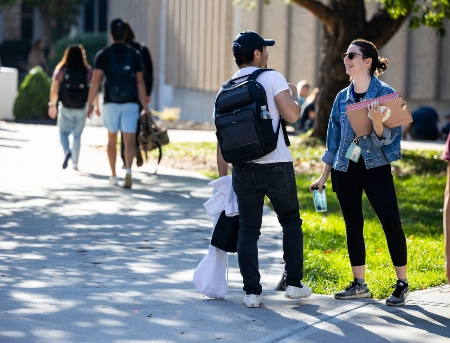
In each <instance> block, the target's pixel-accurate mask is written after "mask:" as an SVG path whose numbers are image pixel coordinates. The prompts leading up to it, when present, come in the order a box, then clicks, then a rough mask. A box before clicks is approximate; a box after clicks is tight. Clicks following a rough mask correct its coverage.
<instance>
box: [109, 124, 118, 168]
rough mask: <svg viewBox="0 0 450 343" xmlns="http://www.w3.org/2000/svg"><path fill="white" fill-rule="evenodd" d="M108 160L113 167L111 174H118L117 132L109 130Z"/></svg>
mask: <svg viewBox="0 0 450 343" xmlns="http://www.w3.org/2000/svg"><path fill="white" fill-rule="evenodd" d="M107 152H108V160H109V166H110V168H111V176H116V157H117V132H115V133H112V132H109V131H108V147H107Z"/></svg>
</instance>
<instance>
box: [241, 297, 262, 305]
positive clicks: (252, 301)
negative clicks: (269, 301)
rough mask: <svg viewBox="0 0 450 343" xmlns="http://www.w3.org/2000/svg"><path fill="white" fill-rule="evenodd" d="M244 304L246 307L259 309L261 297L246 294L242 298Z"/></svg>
mask: <svg viewBox="0 0 450 343" xmlns="http://www.w3.org/2000/svg"><path fill="white" fill-rule="evenodd" d="M244 304H245V306H247V307H259V305H260V304H261V295H257V294H247V295H246V296H245V297H244Z"/></svg>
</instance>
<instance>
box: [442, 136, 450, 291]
mask: <svg viewBox="0 0 450 343" xmlns="http://www.w3.org/2000/svg"><path fill="white" fill-rule="evenodd" d="M441 159H442V160H444V161H447V182H446V185H445V193H444V213H443V217H444V218H443V221H444V251H445V272H446V275H447V281H448V283H449V284H450V135H448V136H447V143H446V148H445V151H444V153H443V154H442V156H441Z"/></svg>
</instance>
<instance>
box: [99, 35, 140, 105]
mask: <svg viewBox="0 0 450 343" xmlns="http://www.w3.org/2000/svg"><path fill="white" fill-rule="evenodd" d="M127 49H130V50H132V51H133V59H134V72H135V73H138V72H142V71H143V70H144V68H143V66H142V58H141V54H140V53H139V52H138V51H136V49H134V48H132V47H131V46H129V45H128V44H125V43H113V44H111V45H110V46H108V47H106V48H104V49H102V50H100V51H99V52H98V53H97V55H96V56H95V63H94V66H95V67H94V68H95V69H100V70H103V73H104V75H105V77H106V82H105V87H104V90H105V95H104V102H105V103H108V102H113V101H112V100H111V97H110V96H109V92H108V78H107V75H108V53H109V52H110V51H112V52H115V53H123V52H126V51H127ZM132 102H135V103H137V104H139V103H140V101H139V97H138V95H137V94H136V97H135V99H134V100H133V101H132Z"/></svg>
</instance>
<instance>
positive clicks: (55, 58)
mask: <svg viewBox="0 0 450 343" xmlns="http://www.w3.org/2000/svg"><path fill="white" fill-rule="evenodd" d="M106 38H107V36H106V33H83V34H80V35H77V36H75V37H73V38H69V37H65V38H62V39H60V40H58V41H56V43H55V44H53V46H52V48H51V51H50V57H49V60H48V66H49V70H50V73H53V71H54V70H55V67H56V65H57V64H58V63H59V61H61V59H62V57H63V55H64V51H65V50H66V48H67V47H68V46H69V45H71V44H81V45H83V47H84V50H86V57H87V60H88V62H89V64H90V65H91V66H94V58H95V55H96V54H97V52H98V51H99V50H100V49H102V48H104V47H105V46H106V44H107V41H106Z"/></svg>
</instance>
